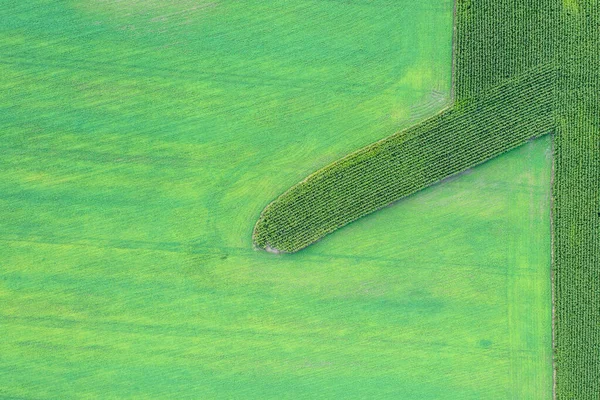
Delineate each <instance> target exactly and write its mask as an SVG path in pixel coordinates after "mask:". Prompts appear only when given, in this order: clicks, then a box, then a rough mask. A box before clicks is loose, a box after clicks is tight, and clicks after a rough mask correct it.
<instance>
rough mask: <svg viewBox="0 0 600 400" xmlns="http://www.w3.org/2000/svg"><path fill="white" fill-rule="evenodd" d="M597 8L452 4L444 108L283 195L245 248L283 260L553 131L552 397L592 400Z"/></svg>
mask: <svg viewBox="0 0 600 400" xmlns="http://www.w3.org/2000/svg"><path fill="white" fill-rule="evenodd" d="M599 27H600V4H599V3H598V2H597V1H593V0H584V1H558V0H556V1H542V0H517V1H512V0H505V1H492V0H489V1H478V2H474V1H471V0H458V1H457V3H456V27H455V29H456V35H455V46H454V57H455V61H454V68H455V69H454V85H455V86H454V90H455V95H456V97H455V101H454V104H452V106H450V107H449V108H448V109H447V110H445V111H444V112H442V113H440V114H438V115H436V116H433V117H431V118H429V119H426V120H425V121H423V122H421V123H419V124H416V125H414V126H412V127H409V128H407V129H406V130H403V131H399V132H398V133H396V134H394V135H392V136H390V137H388V138H386V139H384V140H382V141H379V142H377V143H375V144H373V145H370V146H367V147H365V148H363V149H360V150H358V151H355V152H353V153H351V154H349V155H348V156H346V157H344V158H342V159H340V160H339V161H336V162H334V163H332V164H330V165H328V166H326V167H324V168H322V169H320V170H318V171H316V172H314V173H313V174H311V175H310V176H308V177H307V178H306V179H304V180H303V181H301V182H300V183H298V184H296V185H294V186H292V187H291V188H290V189H289V190H287V191H286V192H285V193H283V194H282V195H281V196H280V197H278V198H277V199H276V200H275V201H273V202H272V203H270V204H269V205H268V206H267V207H266V208H265V209H264V210H263V212H262V213H261V216H260V218H259V220H258V222H257V224H256V227H255V230H254V235H253V237H254V242H255V244H256V245H257V246H258V247H260V248H264V249H267V250H270V251H274V252H295V251H298V250H301V249H303V248H304V247H306V246H308V245H310V244H311V243H314V242H315V241H317V240H319V239H321V238H323V237H324V236H325V235H327V234H329V233H331V232H333V231H335V230H337V229H339V228H341V227H343V226H345V225H347V224H349V223H350V222H352V221H355V220H356V219H358V218H361V217H363V216H365V215H367V214H370V213H372V212H374V211H377V210H379V209H381V208H383V207H385V206H387V205H389V204H391V203H393V202H395V201H397V200H399V199H401V198H403V197H405V196H407V195H410V194H413V193H415V192H417V191H419V190H422V189H424V188H426V187H428V186H430V185H432V184H434V183H436V182H440V181H441V180H443V179H445V178H448V177H449V176H452V175H454V174H456V173H459V172H461V171H465V170H467V169H468V168H470V167H472V166H475V165H478V164H480V163H481V162H483V161H486V160H488V159H490V158H492V157H496V156H498V155H499V154H502V153H504V152H505V151H506V150H508V149H511V148H514V147H517V146H519V145H521V144H522V143H524V142H525V141H526V140H527V139H530V138H533V137H536V136H540V135H543V134H546V133H550V132H554V133H555V134H556V159H555V164H554V167H555V171H556V173H555V176H554V177H555V179H554V184H553V199H554V203H553V211H554V213H553V222H554V231H553V239H554V240H553V243H554V246H553V255H554V259H553V277H554V281H553V282H554V289H555V310H556V312H555V317H556V318H555V320H554V321H555V325H554V326H555V339H556V340H555V342H554V346H555V366H556V381H555V384H556V386H555V395H556V397H557V398H558V399H588V398H589V399H597V398H598V397H599V396H600V314H599V313H598V305H599V304H600V290H599V283H598V282H600V111H599V110H600V100H599V96H598V93H600V29H599Z"/></svg>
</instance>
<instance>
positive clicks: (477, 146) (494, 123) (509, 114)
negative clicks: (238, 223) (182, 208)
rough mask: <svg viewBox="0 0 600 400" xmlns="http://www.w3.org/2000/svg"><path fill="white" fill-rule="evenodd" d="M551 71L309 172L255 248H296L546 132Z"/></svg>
mask: <svg viewBox="0 0 600 400" xmlns="http://www.w3.org/2000/svg"><path fill="white" fill-rule="evenodd" d="M554 73H555V71H554V68H553V66H552V65H551V64H547V65H542V66H539V67H537V68H535V69H533V70H532V71H527V72H525V73H523V74H522V75H521V76H519V77H516V78H514V79H511V80H508V81H505V82H504V83H502V84H500V85H498V86H496V87H494V88H491V89H489V90H488V91H487V92H485V93H482V94H480V95H479V96H477V97H474V98H472V99H467V100H464V101H462V102H461V103H458V104H456V105H455V106H454V107H453V108H450V109H448V110H445V111H443V112H442V113H440V114H438V115H436V116H434V117H432V118H430V119H428V120H426V121H424V122H422V123H421V124H418V125H415V126H413V127H411V128H409V129H407V130H406V131H403V132H400V133H398V134H396V135H393V136H391V137H389V138H387V139H385V140H382V141H380V142H377V143H375V144H373V145H371V146H368V147H366V148H364V149H361V150H359V151H358V152H356V153H353V154H351V155H349V156H347V157H345V158H343V159H341V160H339V161H338V162H336V163H334V164H332V165H329V166H328V167H326V168H324V169H321V170H319V171H317V172H316V173H315V174H313V175H311V176H310V177H308V178H307V179H306V180H304V181H303V182H301V183H299V184H298V185H296V186H294V187H292V188H291V189H290V190H288V191H287V192H285V193H284V194H283V195H282V196H280V197H279V198H278V199H277V200H276V201H275V202H273V203H271V204H270V205H269V206H268V207H267V208H266V209H265V210H264V211H263V213H262V215H261V218H260V220H259V221H258V223H257V225H256V227H255V232H254V241H255V243H256V245H258V246H260V247H263V248H267V247H268V248H271V249H274V250H278V251H283V252H294V251H297V250H300V249H301V248H303V247H305V246H307V245H309V244H310V243H312V242H314V241H315V240H318V239H319V238H321V237H323V236H324V235H326V234H327V233H330V232H332V231H334V230H336V229H338V228H340V227H342V226H344V225H346V224H348V223H349V222H352V221H354V220H355V219H357V218H360V217H361V216H363V215H366V214H368V213H370V212H373V211H374V210H376V209H379V208H382V207H384V206H386V205H388V204H390V203H391V202H394V201H396V200H398V199H400V198H402V197H404V196H406V195H409V194H411V193H414V192H415V191H417V190H419V189H422V188H423V187H426V186H429V185H431V184H433V183H435V182H438V181H439V180H441V179H444V178H446V177H448V176H450V175H453V174H456V173H459V172H461V171H464V170H465V169H467V168H470V167H472V166H473V165H474V164H478V163H481V162H483V161H485V160H487V159H489V158H490V157H492V156H494V155H496V154H498V153H502V152H505V151H507V150H510V149H512V148H514V147H516V146H519V145H521V144H523V143H524V142H525V141H527V140H529V139H530V138H531V137H532V136H540V135H543V134H547V133H549V132H550V131H551V130H552V126H553V119H552V101H553V90H552V81H553V75H554ZM524 109H527V113H523V112H522V110H524ZM332 205H335V207H334V208H332Z"/></svg>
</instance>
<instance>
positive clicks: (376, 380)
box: [0, 0, 551, 400]
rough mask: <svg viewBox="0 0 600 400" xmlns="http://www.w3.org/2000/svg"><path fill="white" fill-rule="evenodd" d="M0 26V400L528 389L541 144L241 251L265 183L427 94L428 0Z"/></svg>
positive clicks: (441, 54) (436, 7)
mask: <svg viewBox="0 0 600 400" xmlns="http://www.w3.org/2000/svg"><path fill="white" fill-rule="evenodd" d="M69 4H70V5H69ZM207 4H208V3H207ZM193 7H196V8H195V9H191V8H193ZM190 9H191V10H190ZM185 10H188V11H185ZM161 16H164V20H161V18H160V17H161ZM0 21H2V22H1V23H0V52H1V54H2V57H1V58H0V77H1V78H0V125H1V126H2V133H1V135H2V136H1V137H2V143H0V147H1V150H2V157H0V165H1V168H2V171H3V174H2V178H0V337H2V341H0V396H7V397H11V396H13V397H25V398H27V397H31V398H61V399H62V398H74V397H86V396H87V397H105V398H106V397H137V398H174V397H175V398H223V399H225V398H234V399H246V398H256V399H265V398H273V399H280V398H290V399H299V398H305V399H315V398H324V399H332V398H355V399H364V398H402V399H439V398H445V399H461V400H463V399H480V398H485V399H488V398H489V399H496V398H497V399H509V398H519V399H541V398H550V394H551V366H550V358H551V343H550V282H549V266H550V259H549V257H550V251H549V249H550V227H549V204H548V202H549V200H548V198H549V189H550V186H549V182H550V165H551V162H550V160H549V156H548V154H549V146H550V139H548V138H546V139H542V140H539V141H536V142H532V143H531V144H528V145H527V146H525V147H523V148H520V149H518V150H516V151H513V152H510V153H508V154H506V155H504V156H502V157H500V158H499V159H497V160H495V161H493V162H490V163H488V164H486V165H483V166H481V167H478V168H476V169H475V170H474V171H472V172H471V173H470V174H466V175H462V176H460V177H458V178H456V179H453V180H452V181H450V182H446V183H443V184H441V185H437V186H435V187H433V188H430V189H428V190H426V191H424V192H422V193H420V194H418V195H416V196H413V197H411V198H409V199H406V200H404V201H402V202H400V203H399V204H397V205H395V206H393V207H390V208H387V209H386V210H384V211H382V212H380V213H377V214H375V215H372V216H369V217H367V218H364V219H362V220H360V221H358V222H356V223H354V224H352V225H350V226H348V227H347V228H345V229H344V230H342V231H340V232H339V233H338V234H336V235H334V236H332V237H328V238H326V239H324V240H323V241H322V242H321V243H317V244H316V245H314V246H312V247H311V248H308V249H307V250H305V251H303V252H302V253H301V254H297V255H293V256H273V255H270V254H266V253H264V252H255V251H253V250H252V249H251V247H250V246H251V233H252V228H253V222H254V221H255V220H256V218H257V217H258V214H259V213H260V211H261V210H262V208H263V207H264V206H265V205H266V204H267V203H268V202H269V201H270V200H271V199H272V198H274V197H275V196H276V195H278V194H280V193H281V192H282V191H283V190H285V189H286V188H287V187H289V186H290V185H291V184H293V183H295V182H297V181H298V180H299V179H301V178H302V177H304V176H306V175H307V174H308V173H310V172H311V171H314V170H315V169H317V168H319V167H322V166H324V165H326V164H328V163H329V162H331V161H333V160H335V159H337V158H339V157H340V156H342V155H343V154H346V153H348V152H349V151H352V150H354V149H356V148H359V147H361V146H363V145H366V144H368V143H370V142H372V141H374V140H377V139H379V138H382V137H386V136H388V135H389V134H391V133H393V132H395V131H396V130H397V129H399V128H400V127H402V126H407V125H409V124H411V123H412V122H411V121H414V119H416V118H424V117H425V116H427V115H426V114H427V113H429V112H431V113H433V112H435V111H436V109H437V108H439V107H441V104H440V103H439V102H438V100H437V99H438V96H437V95H435V94H433V93H432V91H433V90H437V91H440V92H442V93H444V94H445V96H446V97H449V92H450V65H451V61H450V56H451V49H450V36H451V29H452V28H451V27H452V3H451V2H443V1H440V0H436V1H433V0H431V1H424V2H419V4H418V5H416V6H415V5H414V4H413V2H409V1H402V2H386V1H382V0H381V1H372V2H368V3H367V2H360V1H351V2H345V1H326V2H317V1H314V2H310V1H309V2H302V3H296V4H292V5H290V2H283V1H281V2H262V1H254V2H240V3H238V2H216V3H214V5H213V6H211V5H207V6H205V7H202V6H199V5H198V3H197V2H185V1H184V2H179V3H177V5H170V6H164V7H163V6H161V5H160V2H158V1H151V2H143V3H142V2H132V1H130V2H92V1H89V2H77V3H66V2H58V1H55V2H48V1H46V2H43V1H39V2H12V3H11V4H10V5H9V6H7V7H2V9H1V11H0ZM187 21H190V22H189V24H188V23H187Z"/></svg>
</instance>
